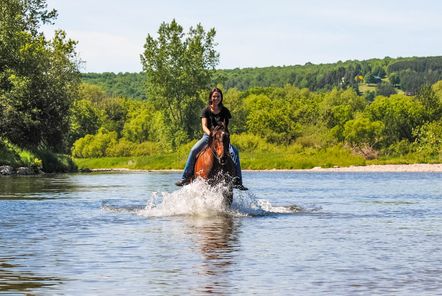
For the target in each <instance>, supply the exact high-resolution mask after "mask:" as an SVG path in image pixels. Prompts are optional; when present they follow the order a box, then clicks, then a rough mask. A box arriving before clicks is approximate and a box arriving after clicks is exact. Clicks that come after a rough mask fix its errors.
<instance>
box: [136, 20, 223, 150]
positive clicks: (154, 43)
mask: <svg viewBox="0 0 442 296" xmlns="http://www.w3.org/2000/svg"><path fill="white" fill-rule="evenodd" d="M214 38H215V29H211V30H209V31H208V32H205V31H204V28H203V27H202V25H201V24H198V25H197V26H196V27H195V28H193V27H191V28H190V29H189V32H188V33H187V34H186V33H184V31H183V28H182V27H181V26H180V25H179V24H178V23H177V22H176V21H175V20H172V22H170V23H162V24H161V25H160V28H159V30H158V38H157V39H154V38H153V37H152V36H151V35H148V36H147V38H146V43H145V45H144V49H145V51H144V53H143V55H142V57H141V60H142V64H143V70H144V73H145V74H146V85H147V97H148V98H150V100H151V101H152V102H153V103H154V105H155V107H156V108H157V110H159V111H161V112H162V114H163V116H164V119H165V121H166V122H167V123H168V128H169V130H168V131H167V133H169V134H171V135H172V137H171V138H169V140H170V141H171V142H172V139H174V140H175V141H174V142H172V143H171V144H172V146H174V147H177V145H180V144H182V143H184V142H186V141H187V140H188V139H189V137H190V138H192V137H193V136H194V133H195V132H196V131H199V130H200V122H198V121H197V120H195V119H196V118H199V111H200V110H201V108H202V106H203V105H204V101H203V100H201V99H200V97H199V93H200V92H201V91H203V90H204V91H206V90H207V86H208V85H209V83H210V78H211V71H213V69H214V68H215V66H216V64H217V63H218V59H219V54H218V53H217V52H216V51H215V49H214V46H215V41H214Z"/></svg>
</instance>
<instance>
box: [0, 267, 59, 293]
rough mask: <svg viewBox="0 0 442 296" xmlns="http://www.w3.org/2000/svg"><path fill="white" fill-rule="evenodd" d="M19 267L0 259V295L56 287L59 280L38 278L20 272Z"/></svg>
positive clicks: (27, 272)
mask: <svg viewBox="0 0 442 296" xmlns="http://www.w3.org/2000/svg"><path fill="white" fill-rule="evenodd" d="M20 269H21V266H19V265H14V264H10V263H7V262H6V261H5V260H4V259H2V258H0V293H1V292H31V291H35V290H36V289H39V288H44V287H51V286H56V285H59V284H61V283H62V281H61V279H58V278H50V277H40V276H36V275H34V274H33V273H32V272H29V271H21V270H20Z"/></svg>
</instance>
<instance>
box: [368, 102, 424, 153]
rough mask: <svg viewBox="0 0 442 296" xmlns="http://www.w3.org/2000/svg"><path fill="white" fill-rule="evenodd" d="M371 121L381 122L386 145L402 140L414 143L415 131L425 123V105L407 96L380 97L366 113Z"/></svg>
mask: <svg viewBox="0 0 442 296" xmlns="http://www.w3.org/2000/svg"><path fill="white" fill-rule="evenodd" d="M364 112H365V113H366V114H367V116H368V118H369V119H370V120H371V121H381V122H382V123H383V124H384V126H385V128H384V135H383V137H384V140H385V144H386V145H390V144H392V143H394V142H398V141H401V140H404V139H405V140H407V141H409V142H413V141H414V138H415V137H414V136H413V129H414V128H416V127H418V126H419V125H421V124H422V123H423V121H424V115H425V110H424V107H423V105H422V104H421V103H420V102H419V101H417V100H416V99H415V98H414V97H410V96H405V95H399V94H397V95H392V96H390V97H388V98H387V97H383V96H379V97H376V99H375V100H374V101H373V102H372V103H371V104H370V105H369V106H367V108H366V109H365V111H364Z"/></svg>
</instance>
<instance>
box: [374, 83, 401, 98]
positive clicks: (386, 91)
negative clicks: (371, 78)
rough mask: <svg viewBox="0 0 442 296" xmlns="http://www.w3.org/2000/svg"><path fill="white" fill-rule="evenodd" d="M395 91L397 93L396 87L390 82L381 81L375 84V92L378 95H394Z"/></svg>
mask: <svg viewBox="0 0 442 296" xmlns="http://www.w3.org/2000/svg"><path fill="white" fill-rule="evenodd" d="M396 93H397V91H396V89H395V88H394V86H393V85H391V84H390V83H386V82H381V83H379V84H378V86H377V90H376V94H377V95H378V96H384V97H389V96H391V95H394V94H396Z"/></svg>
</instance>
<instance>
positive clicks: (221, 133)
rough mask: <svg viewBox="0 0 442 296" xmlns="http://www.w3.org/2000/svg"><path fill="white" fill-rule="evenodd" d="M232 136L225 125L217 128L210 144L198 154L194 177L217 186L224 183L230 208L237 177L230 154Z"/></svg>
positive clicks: (226, 199) (224, 194) (225, 197)
mask: <svg viewBox="0 0 442 296" xmlns="http://www.w3.org/2000/svg"><path fill="white" fill-rule="evenodd" d="M229 145H230V135H229V132H228V131H227V129H226V128H225V126H224V124H221V125H218V126H217V127H215V128H214V129H213V130H212V132H211V134H210V137H209V143H208V144H207V146H206V147H205V148H204V149H203V150H202V151H201V152H200V153H199V154H198V156H197V158H196V162H195V168H194V169H195V170H194V172H195V173H194V176H193V178H192V179H195V178H198V177H201V178H203V179H205V180H207V182H208V183H209V184H210V185H212V186H215V185H217V184H219V183H224V184H225V185H226V187H225V188H224V190H223V197H224V199H225V203H226V205H227V206H228V207H230V206H231V204H232V201H233V188H232V181H233V179H234V177H235V165H234V163H233V160H232V158H231V157H230V153H229Z"/></svg>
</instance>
